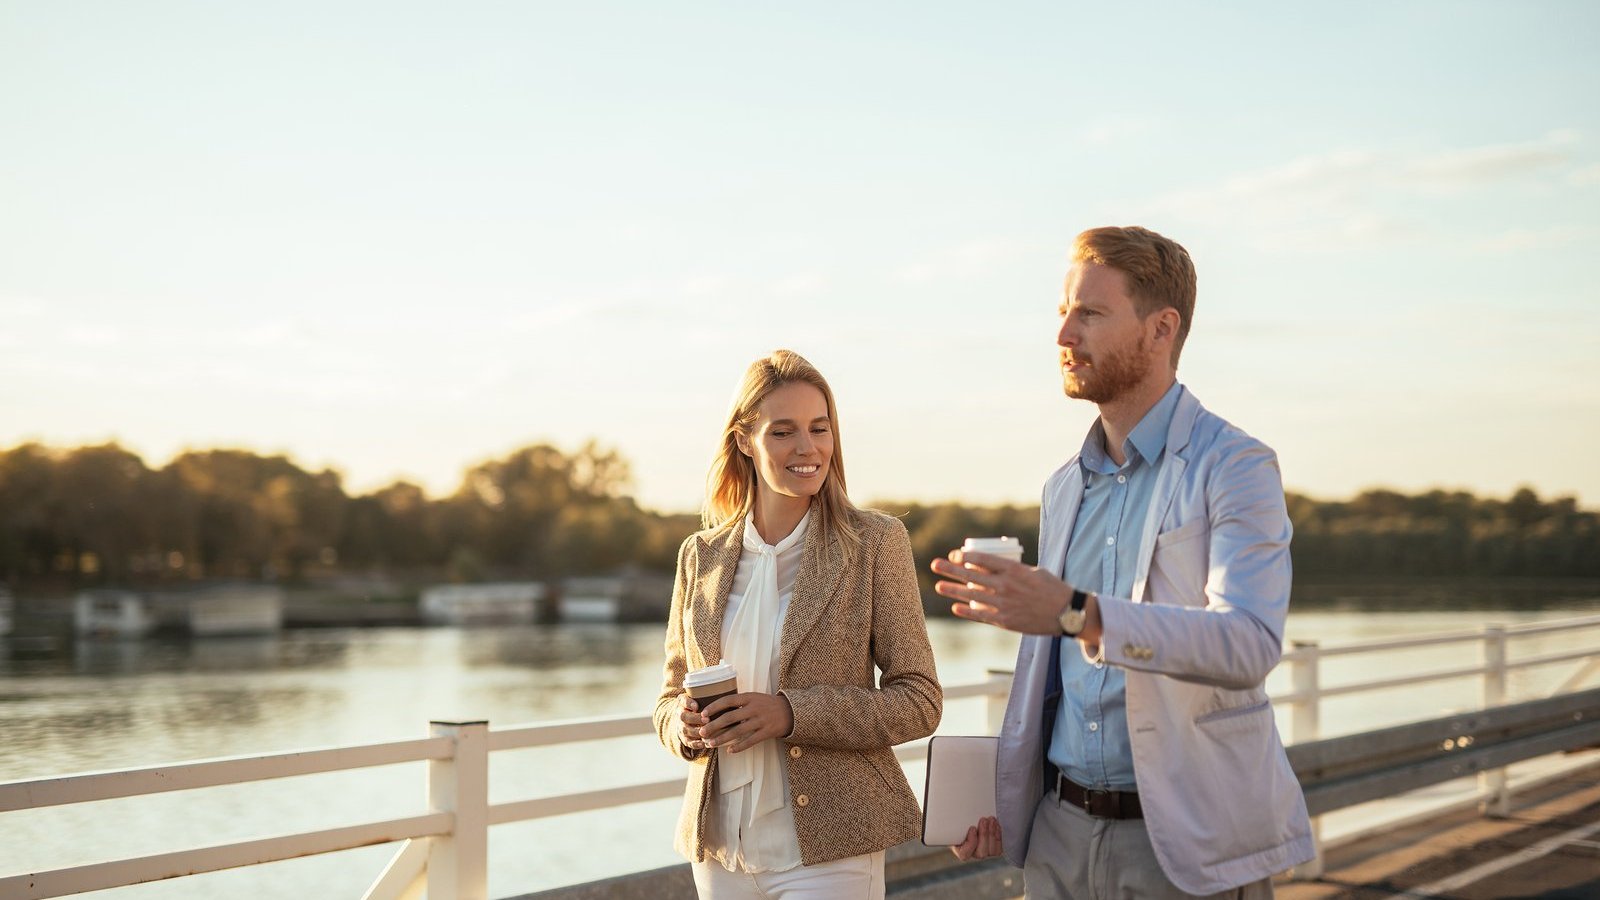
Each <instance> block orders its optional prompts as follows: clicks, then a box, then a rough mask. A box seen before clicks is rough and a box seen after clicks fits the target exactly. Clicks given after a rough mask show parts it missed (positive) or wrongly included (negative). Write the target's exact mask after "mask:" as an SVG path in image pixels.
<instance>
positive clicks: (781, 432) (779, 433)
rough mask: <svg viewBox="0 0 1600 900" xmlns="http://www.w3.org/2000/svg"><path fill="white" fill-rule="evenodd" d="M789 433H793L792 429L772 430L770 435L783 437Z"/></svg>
mask: <svg viewBox="0 0 1600 900" xmlns="http://www.w3.org/2000/svg"><path fill="white" fill-rule="evenodd" d="M791 434H794V432H792V431H774V432H772V436H773V437H776V438H785V437H788V436H789V435H791Z"/></svg>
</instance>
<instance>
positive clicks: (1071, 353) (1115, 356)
mask: <svg viewBox="0 0 1600 900" xmlns="http://www.w3.org/2000/svg"><path fill="white" fill-rule="evenodd" d="M1060 314H1061V329H1060V330H1059V331H1058V332H1056V346H1057V347H1059V348H1060V350H1061V355H1060V357H1061V386H1062V389H1063V390H1065V391H1066V394H1067V396H1068V397H1072V398H1073V399H1075V400H1088V401H1089V402H1090V403H1109V402H1111V401H1113V400H1116V399H1117V398H1118V397H1120V396H1121V395H1122V394H1124V393H1125V392H1127V391H1128V390H1129V389H1130V388H1133V387H1134V386H1136V385H1138V384H1139V383H1140V382H1142V381H1144V379H1145V378H1147V377H1148V376H1149V375H1150V373H1151V371H1152V369H1154V368H1155V357H1154V356H1153V354H1152V353H1151V352H1150V342H1149V338H1148V335H1147V334H1146V333H1145V330H1146V329H1145V320H1144V319H1141V318H1140V317H1139V312H1138V309H1137V307H1135V306H1134V302H1133V298H1132V297H1130V296H1128V289H1127V276H1125V275H1123V273H1122V272H1121V271H1119V270H1117V269H1112V268H1108V267H1106V266H1102V265H1098V264H1096V263H1088V262H1085V263H1078V264H1077V265H1075V266H1073V267H1072V268H1071V269H1070V270H1069V271H1068V272H1067V284H1066V289H1065V291H1064V293H1063V295H1062V299H1061V309H1060Z"/></svg>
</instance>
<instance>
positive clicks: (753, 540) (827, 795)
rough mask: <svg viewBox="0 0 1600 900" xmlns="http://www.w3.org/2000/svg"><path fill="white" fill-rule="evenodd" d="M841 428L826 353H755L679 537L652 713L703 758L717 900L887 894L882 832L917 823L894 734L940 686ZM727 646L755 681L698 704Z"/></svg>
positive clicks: (685, 844)
mask: <svg viewBox="0 0 1600 900" xmlns="http://www.w3.org/2000/svg"><path fill="white" fill-rule="evenodd" d="M837 429H838V414H837V412H836V411H835V408H834V402H833V392H832V391H831V390H830V389H829V388H828V383H827V381H825V380H823V377H822V375H821V373H819V372H818V371H817V370H816V369H815V368H814V367H812V365H811V364H810V363H808V362H806V361H805V360H804V359H802V358H801V357H800V356H799V355H798V354H795V353H792V352H790V351H788V350H779V351H777V352H775V353H773V354H772V355H771V356H769V357H766V358H764V359H758V360H756V361H755V362H754V363H752V364H751V365H750V368H749V369H748V370H746V372H745V376H744V381H743V382H742V383H741V385H740V387H739V393H738V395H737V396H736V398H735V400H734V404H733V409H732V411H731V412H730V413H729V415H728V423H727V426H726V427H725V428H724V429H723V435H722V444H721V447H720V448H719V449H718V451H717V455H716V458H715V459H714V460H713V461H712V464H711V473H710V476H709V478H708V484H707V500H706V506H705V512H704V522H705V525H706V529H705V530H704V531H701V532H699V533H697V534H695V535H693V536H691V537H690V538H689V539H688V540H686V541H684V542H683V547H682V548H681V549H680V550H679V551H678V577H677V584H676V587H675V588H674V591H673V595H672V614H671V618H670V620H669V621H668V623H667V639H666V656H667V659H666V672H665V679H664V681H665V683H664V684H663V686H662V689H661V696H660V698H659V699H657V701H656V708H655V724H656V732H657V734H659V735H660V738H661V742H662V743H663V744H664V745H665V746H666V747H667V749H669V750H671V751H673V752H674V753H677V754H678V755H679V756H682V757H683V758H684V759H687V760H689V761H690V762H692V763H694V769H693V770H692V771H691V773H690V776H689V781H688V786H687V789H686V790H685V792H684V804H683V812H682V813H681V814H680V815H679V818H678V830H677V836H676V839H675V841H674V846H675V847H676V849H677V850H678V852H680V853H682V854H683V855H684V856H686V857H688V859H689V860H690V862H692V863H693V864H694V866H693V868H694V878H695V885H696V886H697V888H698V889H699V893H700V897H701V898H706V900H723V898H737V897H787V898H804V897H818V898H821V897H827V898H842V897H851V898H881V897H882V896H883V892H884V884H883V851H884V849H885V848H887V847H889V846H891V845H893V844H897V843H900V842H902V841H907V840H911V839H912V838H915V837H917V835H918V832H919V823H920V813H919V812H918V809H917V802H916V798H915V796H914V795H913V794H912V792H911V787H910V785H908V784H907V783H906V779H905V774H904V773H903V772H902V771H901V769H900V764H899V762H898V761H897V760H896V759H895V756H894V753H893V751H892V750H891V749H890V748H891V747H892V746H894V745H895V744H899V743H902V742H905V741H910V740H915V739H916V738H920V737H923V736H925V735H928V734H931V733H933V729H934V727H935V726H937V725H938V724H939V715H940V712H941V709H942V704H943V694H942V692H941V691H940V689H939V682H938V679H937V677H936V676H935V674H934V668H933V651H932V649H931V648H930V647H929V645H928V632H927V627H926V625H925V624H924V622H923V617H922V601H921V598H920V596H919V595H918V591H917V580H916V574H915V570H914V566H913V563H912V559H911V539H910V537H909V536H908V535H907V534H906V529H905V526H904V525H902V524H900V521H899V520H898V519H895V518H892V517H889V516H886V515H882V514H880V513H875V512H869V511H866V510H861V509H857V508H856V507H855V506H854V505H853V504H851V502H850V498H849V497H848V496H847V495H846V493H845V483H844V461H843V457H842V455H841V453H840V449H839V438H838V431H837ZM719 660H726V661H727V662H728V663H730V664H731V665H732V666H733V667H734V670H735V671H736V672H737V673H738V684H739V693H736V694H733V695H731V696H727V697H722V698H720V699H718V700H715V701H714V702H712V703H710V704H709V705H707V707H706V708H705V709H699V708H697V706H696V704H695V702H694V701H693V700H692V699H690V698H689V695H688V694H687V693H685V692H684V690H683V679H684V674H685V673H686V672H689V671H692V670H695V669H700V668H703V667H705V666H708V665H714V664H716V663H717V662H718V661H719ZM874 667H876V668H877V669H878V670H880V671H881V672H882V673H883V674H882V678H881V679H879V680H878V681H875V680H874V678H873V669H874Z"/></svg>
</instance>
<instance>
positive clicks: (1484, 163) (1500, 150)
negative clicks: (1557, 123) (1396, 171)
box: [1406, 129, 1578, 185]
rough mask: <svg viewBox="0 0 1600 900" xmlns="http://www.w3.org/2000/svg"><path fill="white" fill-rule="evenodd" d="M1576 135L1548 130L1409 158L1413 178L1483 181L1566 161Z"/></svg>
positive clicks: (1444, 181) (1465, 182)
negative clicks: (1525, 137)
mask: <svg viewBox="0 0 1600 900" xmlns="http://www.w3.org/2000/svg"><path fill="white" fill-rule="evenodd" d="M1577 141H1578V134H1577V132H1575V131H1572V130H1570V129H1562V130H1557V131H1552V132H1550V133H1549V134H1546V135H1545V136H1544V137H1543V138H1540V139H1539V140H1536V141H1526V142H1523V143H1517V144H1493V145H1490V146H1485V147H1470V148H1467V149H1464V150H1450V151H1445V152H1442V153H1435V154H1432V155H1430V156H1424V157H1419V158H1416V159H1412V160H1410V161H1409V163H1408V165H1407V166H1406V169H1407V170H1408V173H1409V174H1410V175H1412V176H1414V177H1417V178H1421V179H1425V180H1428V181H1431V182H1434V183H1436V184H1443V185H1468V184H1483V183H1487V182H1494V181H1502V180H1504V179H1507V178H1512V177H1515V176H1517V175H1523V174H1528V173H1532V172H1537V171H1539V170H1541V169H1547V168H1550V167H1553V166H1557V165H1560V164H1562V163H1564V162H1567V161H1568V160H1569V159H1570V158H1571V153H1570V151H1569V149H1568V148H1570V147H1571V146H1572V145H1573V144H1575V143H1577Z"/></svg>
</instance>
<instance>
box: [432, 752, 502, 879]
mask: <svg viewBox="0 0 1600 900" xmlns="http://www.w3.org/2000/svg"><path fill="white" fill-rule="evenodd" d="M428 727H429V731H430V732H431V733H432V734H433V736H434V737H447V738H451V739H452V740H454V741H455V745H456V752H455V755H453V756H452V757H450V758H449V759H435V760H431V761H430V762H429V763H428V807H429V808H430V809H435V810H440V811H443V812H453V813H455V827H454V828H452V829H451V831H450V834H449V835H445V836H441V837H436V838H433V839H432V841H431V842H430V846H429V850H428V900H488V896H489V723H488V722H430V723H428Z"/></svg>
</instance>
